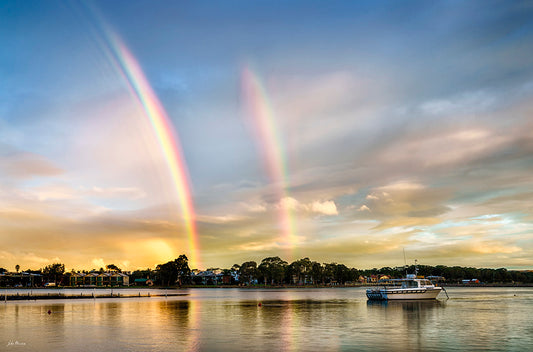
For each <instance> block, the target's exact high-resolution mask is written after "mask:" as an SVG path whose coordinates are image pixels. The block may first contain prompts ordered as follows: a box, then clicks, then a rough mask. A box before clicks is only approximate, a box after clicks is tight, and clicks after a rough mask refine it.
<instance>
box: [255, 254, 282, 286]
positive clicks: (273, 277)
mask: <svg viewBox="0 0 533 352" xmlns="http://www.w3.org/2000/svg"><path fill="white" fill-rule="evenodd" d="M286 267H287V262H286V261H284V260H282V259H281V258H280V257H268V258H265V259H263V260H262V261H261V264H259V266H258V267H257V269H258V271H259V273H260V274H261V275H262V276H263V278H264V280H265V285H266V284H268V283H269V282H270V284H271V285H274V283H275V282H277V283H278V284H279V283H281V281H282V280H283V278H284V277H285V269H286Z"/></svg>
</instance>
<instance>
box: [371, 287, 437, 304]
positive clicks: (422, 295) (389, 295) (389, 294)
mask: <svg viewBox="0 0 533 352" xmlns="http://www.w3.org/2000/svg"><path fill="white" fill-rule="evenodd" d="M441 290H442V288H440V287H435V288H424V289H377V290H373V289H368V290H366V297H367V298H368V299H370V300H377V301H390V300H418V299H436V298H437V296H438V295H439V293H440V291H441Z"/></svg>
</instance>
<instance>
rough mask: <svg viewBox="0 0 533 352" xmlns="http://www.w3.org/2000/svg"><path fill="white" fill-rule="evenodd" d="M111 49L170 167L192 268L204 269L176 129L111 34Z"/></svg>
mask: <svg viewBox="0 0 533 352" xmlns="http://www.w3.org/2000/svg"><path fill="white" fill-rule="evenodd" d="M107 34H108V37H109V39H110V47H111V50H112V52H113V54H114V58H115V60H116V62H117V63H118V68H119V70H120V73H121V74H122V75H123V76H124V78H125V80H126V81H127V82H128V88H129V89H130V92H131V94H132V96H134V97H135V98H136V99H137V101H138V102H139V103H140V105H141V106H142V109H143V110H144V113H145V116H146V117H148V119H149V120H150V124H151V125H152V128H153V130H154V132H155V134H156V137H157V140H158V142H159V146H160V147H161V150H162V152H163V155H164V157H165V160H166V162H167V164H168V167H169V170H170V174H171V176H172V180H173V183H174V188H175V191H176V194H177V196H178V200H179V203H180V205H181V209H182V216H183V219H184V221H185V227H186V230H187V236H188V242H189V265H190V266H191V268H198V267H199V266H200V260H199V255H198V252H199V248H200V247H199V245H198V233H197V229H196V222H195V213H194V206H193V202H192V197H191V192H190V186H189V184H190V183H189V178H188V172H187V166H186V163H185V160H184V158H183V155H182V152H181V148H180V144H179V139H178V136H177V135H176V133H174V129H173V127H172V122H171V121H170V119H169V118H168V116H167V114H166V112H165V109H164V108H163V106H162V105H161V103H160V101H159V99H158V98H157V96H156V95H155V93H154V91H153V90H152V87H151V86H150V84H149V82H148V80H147V79H146V77H145V75H144V73H143V71H142V69H141V67H140V65H139V63H138V62H137V60H136V59H135V57H134V56H133V54H132V53H131V52H130V51H129V50H128V48H127V47H126V45H125V44H124V43H123V42H122V40H120V38H119V37H118V35H116V34H115V33H113V32H111V31H108V32H107Z"/></svg>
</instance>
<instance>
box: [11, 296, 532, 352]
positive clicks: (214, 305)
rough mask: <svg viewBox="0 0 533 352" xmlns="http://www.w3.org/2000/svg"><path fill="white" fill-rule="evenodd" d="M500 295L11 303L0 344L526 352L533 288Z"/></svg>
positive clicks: (71, 347) (107, 348)
mask: <svg viewBox="0 0 533 352" xmlns="http://www.w3.org/2000/svg"><path fill="white" fill-rule="evenodd" d="M502 292H503V291H502ZM502 292H496V293H494V294H490V295H489V294H487V295H486V296H483V297H481V298H479V297H476V296H473V295H469V294H468V293H467V294H464V295H462V296H459V294H457V295H455V296H454V297H453V298H452V299H450V300H449V301H438V300H437V301H390V302H373V301H367V300H366V297H365V295H364V291H363V290H357V289H352V290H316V291H312V290H292V291H291V290H287V291H266V290H265V291H261V290H220V291H219V290H203V291H202V290H191V291H190V293H191V295H190V296H180V297H168V299H166V298H164V297H152V298H147V297H146V298H129V299H100V300H98V299H96V300H93V299H87V300H74V301H54V302H51V301H35V302H8V303H4V304H2V305H0V316H1V317H2V328H1V329H0V346H1V344H2V343H4V346H5V345H6V344H7V343H8V342H9V341H12V340H18V341H20V342H25V343H26V347H25V351H57V350H61V351H70V350H73V351H79V350H98V351H117V350H127V351H287V352H294V351H346V350H362V351H365V350H378V351H380V350H381V351H385V350H386V351H396V350H397V351H403V350H414V351H417V350H423V351H428V350H429V351H431V350H434V351H437V350H443V349H446V350H454V349H455V350H461V349H465V348H467V349H468V347H471V349H476V348H483V349H488V350H491V349H493V350H498V348H495V347H500V348H499V349H500V350H502V349H507V350H521V349H523V348H521V347H525V346H529V345H531V344H533V330H531V329H530V328H528V326H529V324H528V322H529V315H528V314H527V313H524V312H525V311H527V309H525V308H531V304H532V303H531V302H533V292H531V293H528V292H529V291H527V292H526V291H525V290H522V291H521V292H520V293H518V294H517V295H516V296H514V293H513V295H507V294H505V295H502ZM524 309H525V310H524ZM48 311H50V314H48ZM476 337H477V338H476ZM392 342H393V343H392ZM0 349H1V348H0Z"/></svg>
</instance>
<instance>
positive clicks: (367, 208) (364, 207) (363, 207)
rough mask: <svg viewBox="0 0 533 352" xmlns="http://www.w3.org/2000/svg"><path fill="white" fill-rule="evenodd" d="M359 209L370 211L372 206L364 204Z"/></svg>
mask: <svg viewBox="0 0 533 352" xmlns="http://www.w3.org/2000/svg"><path fill="white" fill-rule="evenodd" d="M357 211H370V208H369V207H367V206H366V205H364V204H363V205H361V206H360V207H359V209H357Z"/></svg>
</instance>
